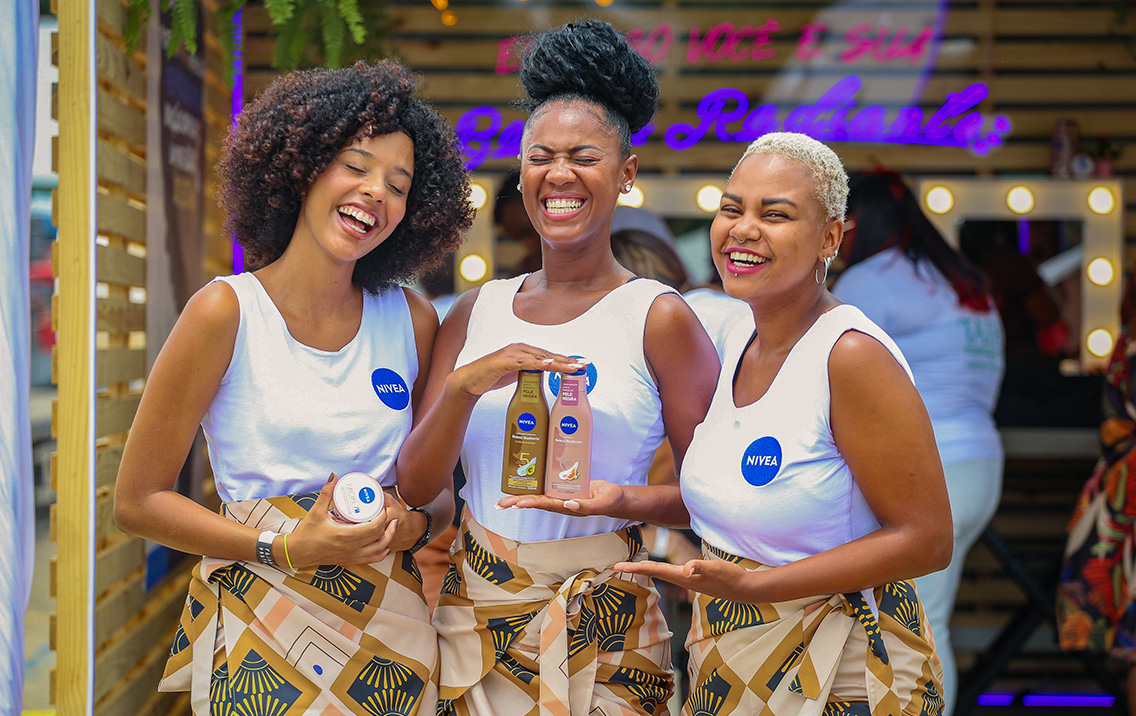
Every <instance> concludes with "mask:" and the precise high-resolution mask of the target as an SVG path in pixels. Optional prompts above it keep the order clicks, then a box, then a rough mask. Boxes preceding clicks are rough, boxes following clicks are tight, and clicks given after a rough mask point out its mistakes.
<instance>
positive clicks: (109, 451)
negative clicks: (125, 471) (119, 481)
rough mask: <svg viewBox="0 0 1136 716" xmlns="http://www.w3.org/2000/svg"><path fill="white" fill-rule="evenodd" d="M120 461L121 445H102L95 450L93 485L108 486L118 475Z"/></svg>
mask: <svg viewBox="0 0 1136 716" xmlns="http://www.w3.org/2000/svg"><path fill="white" fill-rule="evenodd" d="M121 462H122V446H121V445H115V446H109V445H103V446H100V447H98V448H97V449H96V450H95V485H96V487H109V486H111V485H113V484H114V481H115V479H116V478H117V477H118V466H119V464H120V463H121Z"/></svg>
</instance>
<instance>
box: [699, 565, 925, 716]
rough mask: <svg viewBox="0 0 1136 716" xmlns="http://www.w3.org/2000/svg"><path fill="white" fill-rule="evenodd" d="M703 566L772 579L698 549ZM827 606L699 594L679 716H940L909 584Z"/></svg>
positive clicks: (818, 601) (842, 597) (918, 608)
mask: <svg viewBox="0 0 1136 716" xmlns="http://www.w3.org/2000/svg"><path fill="white" fill-rule="evenodd" d="M703 558H705V559H725V560H729V561H731V562H735V563H737V564H740V565H741V566H743V567H745V568H746V569H748V570H762V569H769V568H768V567H766V566H764V565H761V564H759V563H757V562H754V561H752V560H749V559H744V558H742V557H736V556H734V555H730V554H727V553H725V552H722V551H721V550H718V549H715V548H714V547H711V546H710V545H706V544H703ZM869 594H870V595H871V597H872V598H873V601H874V602H875V603H876V605H878V607H877V608H876V609H875V610H874V609H873V608H872V606H871V605H870V604H869V603H868V598H867V597H866V596H865V594H864V593H862V592H850V593H848V594H836V595H833V596H832V597H830V598H828V599H827V600H826V599H824V598H823V597H821V598H817V597H807V598H804V599H798V600H794V601H789V602H779V603H776V604H742V603H739V602H732V601H728V600H725V599H717V598H714V597H709V596H707V595H704V594H697V595H696V596H695V603H694V615H693V621H692V623H691V628H690V635H689V636H688V637H687V640H686V646H687V649H688V650H689V652H690V676H691V680H690V683H691V691H690V696H689V697H688V699H687V701H686V704H685V705H684V706H683V709H682V714H683V716H694V715H697V716H726V715H727V714H742V713H745V714H760V715H761V716H788V715H789V714H792V715H793V716H901V714H902V715H903V716H939V715H940V714H941V713H942V711H943V697H942V695H941V693H940V689H941V686H940V684H941V680H942V671H943V670H942V666H941V665H940V664H939V658H938V656H936V655H935V647H934V640H933V638H932V636H931V632H930V628H929V627H928V625H927V620H926V617H925V616H924V614H923V606H922V604H920V602H919V597H918V596H917V595H916V593H915V586H914V585H913V584H912V583H911V582H910V581H905V582H893V583H891V584H888V585H885V586H883V587H877V588H876V589H875V590H870V591H869Z"/></svg>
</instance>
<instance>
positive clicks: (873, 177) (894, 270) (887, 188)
mask: <svg viewBox="0 0 1136 716" xmlns="http://www.w3.org/2000/svg"><path fill="white" fill-rule="evenodd" d="M848 216H849V219H850V222H851V223H853V224H854V228H853V229H852V231H851V233H850V234H849V235H848V236H846V237H845V239H844V255H845V256H846V257H847V268H846V269H845V270H844V272H843V273H841V274H840V277H839V279H838V280H837V282H836V285H835V287H834V288H833V291H832V293H833V295H834V296H836V298H838V299H839V300H841V301H843V302H844V303H849V304H852V305H853V306H856V307H857V308H859V309H860V310H861V311H863V312H864V315H866V316H867V317H868V318H869V319H871V320H872V321H873V322H874V323H875V324H876V325H878V326H879V327H880V328H882V329H884V331H885V332H887V334H888V335H889V336H891V337H892V339H893V340H895V342H896V344H897V345H898V346H899V348H900V350H901V351H903V355H904V356H905V357H906V358H907V360H908V362H909V363H910V365H911V371H912V373H913V374H914V376H915V385H916V387H917V388H918V389H919V393H920V395H922V397H923V401H924V403H925V404H926V405H927V412H928V413H929V414H930V416H931V425H932V427H933V428H934V430H935V442H936V444H937V445H938V448H939V455H940V456H941V457H942V460H943V470H944V473H945V475H946V479H947V492H948V493H949V495H950V503H951V514H952V515H953V517H954V540H955V544H954V554H953V557H952V559H951V564H950V566H949V567H947V568H946V569H944V570H942V571H940V572H935V573H933V574H929V575H926V576H924V577H919V578H917V579H916V580H915V585H916V588H917V589H918V590H919V597H920V598H921V599H922V601H923V608H924V609H925V610H926V612H927V618H928V620H929V621H930V623H931V630H932V633H933V634H934V637H935V645H936V650H937V651H938V652H939V658H940V659H941V660H942V663H943V696H944V697H945V699H946V709H945V711H944V713H945V714H950V713H951V710H952V709H953V708H954V700H955V694H956V692H957V689H958V674H957V668H956V666H955V660H954V654H953V652H952V651H951V634H950V626H949V625H950V616H951V612H952V611H953V609H954V603H955V594H956V592H957V591H958V586H959V579H960V578H961V577H962V567H963V562H964V561H965V559H966V554H967V552H968V551H969V550H970V548H971V546H972V545H973V544H974V542H975V541H976V540H977V539H978V537H979V535H981V534H982V530H983V529H984V528H985V527H986V524H987V523H988V522H989V521H990V518H991V517H993V516H994V511H995V510H996V509H997V506H998V500H999V496H1000V494H1001V490H1002V443H1001V440H1000V438H999V435H998V429H997V427H996V426H995V424H994V419H993V412H994V404H995V401H996V400H997V398H998V387H999V385H1000V383H1001V381H1002V373H1003V367H1004V362H1005V360H1004V356H1003V334H1002V323H1001V321H1000V320H999V317H998V311H997V309H996V307H995V305H994V300H993V298H992V296H991V295H990V288H989V284H988V282H987V280H986V277H985V276H984V275H983V274H982V273H981V272H980V271H979V270H978V269H977V268H976V267H975V266H973V265H972V264H971V263H970V262H969V261H967V260H966V258H964V257H963V256H962V255H961V254H959V253H958V252H956V251H955V250H954V249H952V248H951V247H950V246H949V245H947V243H946V241H945V240H944V239H943V237H942V236H941V235H940V234H939V232H938V231H937V230H936V229H935V227H934V226H933V225H932V224H931V222H930V221H928V220H927V218H926V217H925V216H924V215H923V212H922V211H921V210H920V208H919V202H918V200H917V199H916V198H915V196H914V195H913V194H912V193H911V191H910V190H909V189H908V188H907V185H906V184H905V183H904V182H903V178H902V177H901V176H900V175H899V174H896V173H893V172H873V173H869V174H863V175H860V176H859V177H857V178H856V179H855V180H854V181H853V182H852V183H851V187H850V192H849V195H848Z"/></svg>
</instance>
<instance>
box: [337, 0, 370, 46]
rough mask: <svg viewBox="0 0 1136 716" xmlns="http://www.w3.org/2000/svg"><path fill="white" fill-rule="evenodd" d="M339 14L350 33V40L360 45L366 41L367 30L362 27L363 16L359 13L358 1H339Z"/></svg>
mask: <svg viewBox="0 0 1136 716" xmlns="http://www.w3.org/2000/svg"><path fill="white" fill-rule="evenodd" d="M339 14H340V15H342V16H343V21H344V22H346V23H347V29H348V30H350V31H351V40H352V42H354V43H355V44H356V45H362V44H363V41H364V40H366V39H367V28H366V27H364V26H363V15H362V13H360V12H359V0H339Z"/></svg>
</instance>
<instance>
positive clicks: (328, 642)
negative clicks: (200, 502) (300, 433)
mask: <svg viewBox="0 0 1136 716" xmlns="http://www.w3.org/2000/svg"><path fill="white" fill-rule="evenodd" d="M315 500H316V494H315V493H307V494H299V495H292V496H287V497H269V498H265V499H259V500H243V501H240V502H230V503H226V504H225V505H224V507H223V514H224V515H225V516H226V517H228V518H229V519H231V520H234V521H236V522H240V523H241V524H246V525H249V526H251V527H255V528H257V529H259V530H264V529H270V530H273V531H275V532H282V533H284V532H291V531H292V530H294V529H295V528H296V525H297V524H299V522H300V519H301V518H302V517H303V516H304V514H305V513H306V512H307V511H308V510H309V509H311V507H312V505H313V504H314V503H315ZM429 619H430V617H429V612H428V610H427V608H426V602H425V600H424V599H423V598H422V579H421V577H420V576H419V573H418V567H417V565H416V564H415V562H414V557H413V556H412V555H411V554H410V553H409V552H394V553H392V554H390V555H388V556H387V557H386V558H385V559H383V560H382V561H381V562H376V563H373V564H363V565H354V566H349V567H342V566H336V565H330V566H321V567H310V568H305V569H300V570H296V571H292V570H289V569H287V568H286V567H282V568H281V569H273V568H271V567H267V566H265V565H262V564H259V563H251V562H240V561H233V560H221V559H212V558H209V557H206V558H204V559H202V560H201V563H200V564H199V565H198V566H197V567H196V568H195V569H194V572H193V576H192V578H191V580H190V583H189V596H188V598H187V599H186V605H185V609H184V610H183V611H182V615H181V621H180V623H179V624H178V628H177V632H176V633H175V635H174V644H173V648H172V649H171V650H170V657H169V661H168V662H167V663H166V670H165V674H164V676H163V678H162V681H161V683H160V684H159V685H158V690H159V691H189V692H190V704H191V707H192V709H193V713H194V714H196V715H197V716H214V715H220V714H234V715H237V714H262V713H263V714H273V716H295V715H296V714H328V715H332V714H345V715H346V714H371V715H372V716H379V715H380V714H382V715H384V716H385V715H387V714H403V715H405V716H418V715H421V716H433V715H434V713H435V710H436V708H437V706H436V705H437V699H438V691H437V684H436V679H437V669H436V667H437V633H436V632H435V631H434V628H433V627H432V626H431V625H430V621H429Z"/></svg>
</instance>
